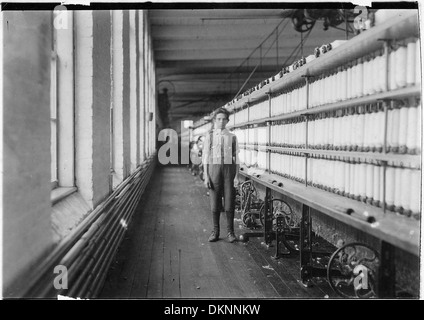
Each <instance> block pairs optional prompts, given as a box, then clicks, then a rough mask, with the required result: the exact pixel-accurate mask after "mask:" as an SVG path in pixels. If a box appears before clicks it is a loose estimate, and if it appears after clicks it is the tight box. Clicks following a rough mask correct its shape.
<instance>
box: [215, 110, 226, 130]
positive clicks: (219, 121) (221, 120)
mask: <svg viewBox="0 0 424 320" xmlns="http://www.w3.org/2000/svg"><path fill="white" fill-rule="evenodd" d="M227 123H228V119H227V116H226V115H225V114H223V113H218V114H217V115H216V117H215V128H216V129H224V128H225V126H226V125H227Z"/></svg>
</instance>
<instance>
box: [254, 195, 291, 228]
mask: <svg viewBox="0 0 424 320" xmlns="http://www.w3.org/2000/svg"><path fill="white" fill-rule="evenodd" d="M271 203H272V211H273V212H272V217H273V219H275V217H276V216H277V215H282V216H283V217H284V222H285V227H286V228H289V229H291V228H294V227H296V222H295V220H294V215H293V211H292V209H291V207H290V205H289V204H288V203H287V202H285V201H284V200H281V199H272V200H270V201H269V205H271ZM259 220H260V221H261V224H262V226H265V203H263V204H262V206H261V211H260V213H259Z"/></svg>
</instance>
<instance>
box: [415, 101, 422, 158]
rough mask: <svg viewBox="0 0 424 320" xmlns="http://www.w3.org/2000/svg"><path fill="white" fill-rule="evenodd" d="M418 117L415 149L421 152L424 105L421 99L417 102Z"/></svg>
mask: <svg viewBox="0 0 424 320" xmlns="http://www.w3.org/2000/svg"><path fill="white" fill-rule="evenodd" d="M417 105H418V107H417V118H416V122H417V124H416V127H417V139H416V140H415V150H416V152H417V153H418V154H419V153H421V134H422V133H421V112H422V105H421V100H420V101H419V102H418V103H417Z"/></svg>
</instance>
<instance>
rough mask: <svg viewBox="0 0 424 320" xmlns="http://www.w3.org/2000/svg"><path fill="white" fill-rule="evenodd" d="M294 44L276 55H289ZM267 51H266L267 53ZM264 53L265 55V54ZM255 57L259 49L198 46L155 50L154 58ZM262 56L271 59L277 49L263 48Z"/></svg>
mask: <svg viewBox="0 0 424 320" xmlns="http://www.w3.org/2000/svg"><path fill="white" fill-rule="evenodd" d="M296 46H297V45H295V46H293V47H289V46H286V47H284V49H282V48H281V49H279V51H278V56H279V57H281V56H286V57H288V56H290V55H291V54H292V52H293V51H294V50H295V49H296ZM314 49H315V47H313V46H310V45H307V46H305V47H304V48H303V50H304V52H311V53H313V50H314ZM267 51H268V53H267ZM265 53H266V56H265ZM249 56H250V57H251V58H250V59H252V58H257V59H259V58H260V57H261V50H259V49H258V50H256V51H255V52H253V54H252V50H250V49H247V50H246V49H235V50H219V49H217V50H211V49H209V50H208V49H206V50H204V49H203V48H199V49H197V50H179V51H155V58H156V61H157V62H160V61H166V60H228V59H230V60H231V59H246V58H247V57H249ZM262 57H263V58H267V59H273V58H274V63H275V58H276V57H277V51H276V49H275V48H271V49H269V48H263V49H262Z"/></svg>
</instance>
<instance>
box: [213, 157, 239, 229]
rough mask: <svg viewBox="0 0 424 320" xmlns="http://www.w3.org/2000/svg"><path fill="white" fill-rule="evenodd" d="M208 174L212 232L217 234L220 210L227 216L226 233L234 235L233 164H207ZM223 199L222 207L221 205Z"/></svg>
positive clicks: (234, 172) (234, 167) (234, 169)
mask: <svg viewBox="0 0 424 320" xmlns="http://www.w3.org/2000/svg"><path fill="white" fill-rule="evenodd" d="M208 173H209V177H210V182H211V190H210V191H209V196H210V201H211V211H212V219H213V227H214V231H215V232H217V233H219V230H220V228H219V218H220V214H221V211H222V209H224V211H225V213H226V216H227V232H231V233H234V209H235V193H236V191H235V188H234V178H235V176H236V165H235V164H209V165H208ZM222 197H224V205H222Z"/></svg>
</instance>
